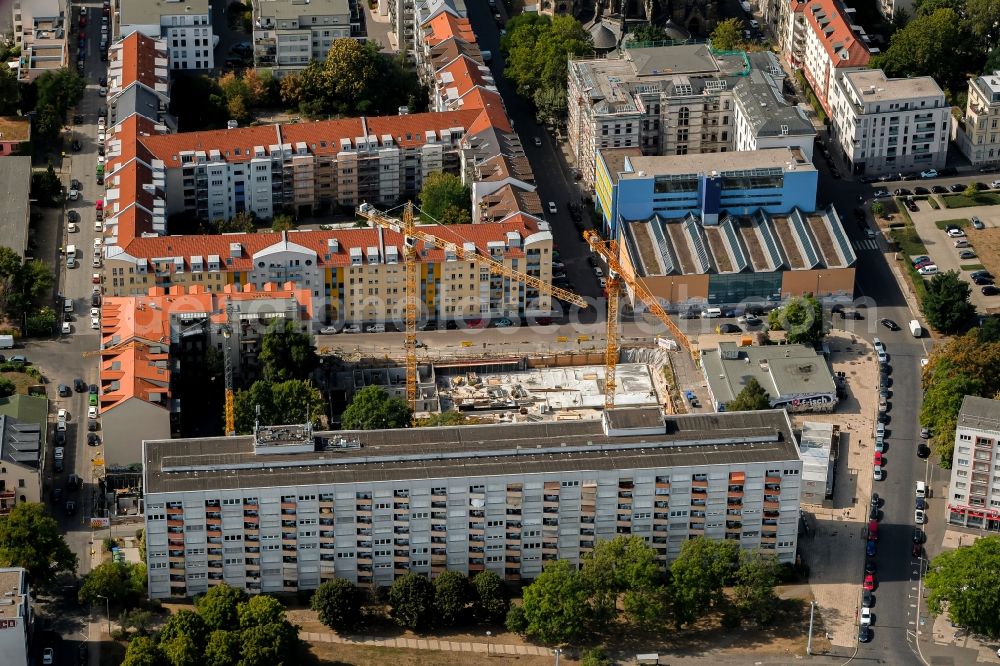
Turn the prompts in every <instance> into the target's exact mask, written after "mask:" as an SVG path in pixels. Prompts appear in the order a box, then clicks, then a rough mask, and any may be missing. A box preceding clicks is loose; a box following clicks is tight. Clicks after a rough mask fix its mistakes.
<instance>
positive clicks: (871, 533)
mask: <svg viewBox="0 0 1000 666" xmlns="http://www.w3.org/2000/svg"><path fill="white" fill-rule="evenodd" d="M868 540H869V541H878V521H877V520H869V521H868Z"/></svg>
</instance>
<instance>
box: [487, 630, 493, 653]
mask: <svg viewBox="0 0 1000 666" xmlns="http://www.w3.org/2000/svg"><path fill="white" fill-rule="evenodd" d="M492 635H493V632H492V631H487V632H486V656H487V657H490V656H492V655H491V654H490V653H491V652H492V648H493V643H491V642H490V636H492Z"/></svg>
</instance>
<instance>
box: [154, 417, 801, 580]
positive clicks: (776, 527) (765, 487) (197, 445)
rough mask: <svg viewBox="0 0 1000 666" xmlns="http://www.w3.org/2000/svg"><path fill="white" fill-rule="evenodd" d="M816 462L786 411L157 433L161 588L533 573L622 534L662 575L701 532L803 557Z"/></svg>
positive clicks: (157, 574)
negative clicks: (799, 541)
mask: <svg viewBox="0 0 1000 666" xmlns="http://www.w3.org/2000/svg"><path fill="white" fill-rule="evenodd" d="M206 456H211V461H210V462H209V461H208V459H206ZM206 463H209V464H206ZM801 470H802V462H801V460H800V456H799V451H798V447H797V444H796V442H795V438H794V435H793V433H792V429H791V424H790V422H789V420H788V415H787V414H786V413H785V412H784V411H781V410H771V411H761V412H742V413H732V414H726V413H722V414H698V415H684V416H671V417H667V418H664V416H663V414H662V412H661V411H660V410H659V409H656V408H652V409H650V408H638V409H635V408H633V409H616V410H609V411H607V412H605V414H604V415H603V419H602V420H601V421H577V422H546V423H522V424H503V425H487V426H459V427H455V428H415V429H411V430H408V431H407V432H406V437H405V438H401V437H399V432H398V431H348V432H329V433H313V432H312V431H311V429H310V428H309V427H307V426H281V427H273V428H261V429H259V430H258V431H257V433H256V434H255V435H254V436H245V437H229V438H222V437H219V438H206V439H187V440H184V439H181V440H178V439H173V440H161V441H145V442H144V443H143V476H144V488H145V491H146V540H147V564H148V571H149V574H148V575H149V595H150V597H152V598H165V597H184V596H192V595H195V594H198V593H201V592H204V591H205V590H207V589H208V588H209V587H210V586H212V585H217V584H219V583H221V582H225V583H227V584H229V585H232V586H234V587H238V588H241V589H245V590H247V591H248V592H251V593H261V592H271V593H277V592H295V591H297V590H308V589H314V588H316V587H318V586H319V585H320V583H322V582H323V581H326V580H330V579H331V578H334V577H336V578H345V579H347V580H350V581H352V582H354V583H356V584H359V585H389V584H391V583H392V581H393V580H394V579H395V578H396V577H398V576H401V575H404V574H406V573H408V572H411V571H412V572H417V573H422V574H427V575H430V576H434V575H437V574H440V573H441V572H443V571H446V570H451V571H458V572H461V573H463V574H475V573H477V572H479V571H484V570H489V571H494V572H496V573H497V574H498V575H500V576H502V577H504V578H505V579H507V580H511V581H517V580H526V579H532V578H535V577H536V576H537V575H538V574H539V573H540V572H541V571H542V566H543V565H544V563H545V562H546V561H549V560H555V559H557V558H558V559H568V560H570V561H572V562H579V561H580V559H581V557H582V556H583V555H584V554H585V553H587V552H589V551H590V550H591V549H593V547H594V545H595V543H596V542H598V541H602V540H605V539H612V538H614V537H615V536H617V535H619V534H632V535H637V536H640V537H642V538H643V539H645V540H646V541H647V542H648V543H649V544H650V545H652V546H653V547H654V548H655V549H656V550H657V552H658V553H659V558H660V561H661V562H662V563H664V565H665V564H666V563H667V562H669V561H670V560H672V559H673V558H674V557H676V556H677V554H678V553H679V552H680V548H681V546H682V545H683V544H684V543H685V542H686V541H687V540H688V539H690V538H691V537H693V536H696V535H704V536H706V537H708V538H712V539H720V540H721V539H733V540H735V541H737V542H738V543H739V544H740V545H742V546H743V547H744V548H748V549H756V548H761V549H764V550H766V551H771V552H773V553H774V554H775V555H776V556H777V557H778V559H779V560H781V561H782V562H791V561H793V560H794V558H795V548H796V538H797V536H796V535H797V530H798V519H799V496H800V481H801Z"/></svg>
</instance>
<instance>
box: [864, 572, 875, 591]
mask: <svg viewBox="0 0 1000 666" xmlns="http://www.w3.org/2000/svg"><path fill="white" fill-rule="evenodd" d="M864 587H865V589H866V590H868V591H869V592H871V591H872V590H874V589H875V575H874V574H868V575H867V576H865V585H864Z"/></svg>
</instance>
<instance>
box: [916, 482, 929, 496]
mask: <svg viewBox="0 0 1000 666" xmlns="http://www.w3.org/2000/svg"><path fill="white" fill-rule="evenodd" d="M916 493H917V497H918V498H923V497H927V484H926V483H924V482H923V481H917V488H916Z"/></svg>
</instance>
